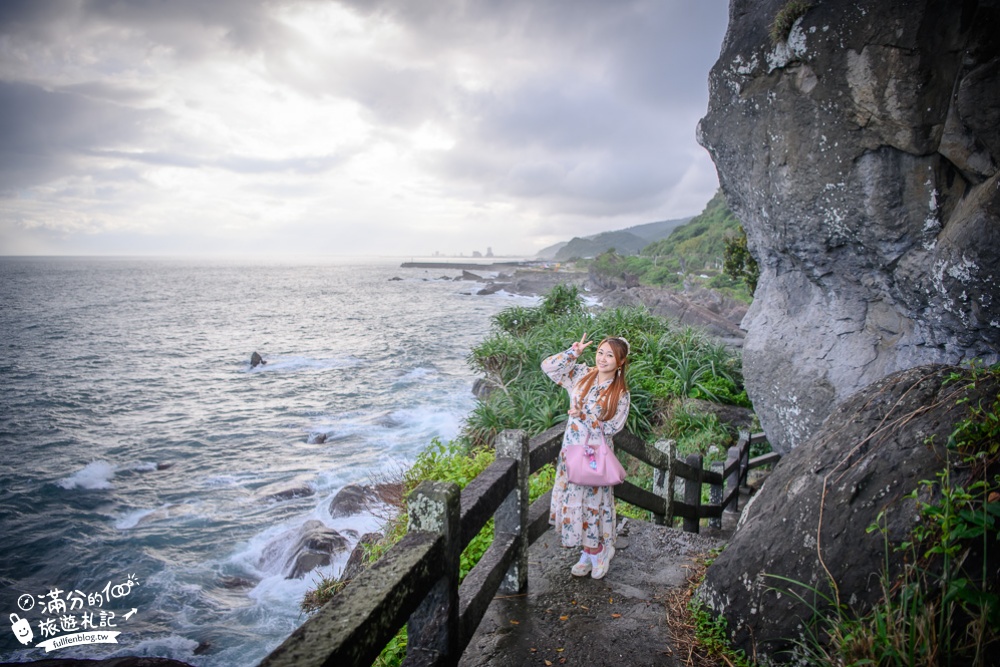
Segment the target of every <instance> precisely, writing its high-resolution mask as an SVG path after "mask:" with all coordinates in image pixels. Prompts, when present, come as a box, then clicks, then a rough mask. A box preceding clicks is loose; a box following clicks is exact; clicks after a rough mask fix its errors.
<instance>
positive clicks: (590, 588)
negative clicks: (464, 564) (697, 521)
mask: <svg viewBox="0 0 1000 667" xmlns="http://www.w3.org/2000/svg"><path fill="white" fill-rule="evenodd" d="M735 519H736V516H735V515H732V516H730V517H728V518H727V522H726V523H727V525H726V526H725V527H724V530H722V531H714V535H713V532H712V531H706V530H705V529H704V528H703V531H704V534H694V533H685V532H683V531H681V530H680V529H676V528H666V527H663V526H657V525H655V524H652V523H648V522H645V521H638V520H636V519H624V520H622V521H623V523H622V524H620V525H621V528H620V531H619V538H618V539H619V548H618V549H616V555H615V558H614V560H612V562H611V568H610V570H609V572H608V574H607V575H606V576H605V577H604V579H601V580H595V579H592V578H590V577H574V576H572V575H571V574H570V572H569V570H570V567H572V565H573V564H574V563H575V562H576V561H577V559H578V558H579V555H580V550H579V549H564V548H563V547H562V546H561V545H560V544H559V539H558V537H557V536H556V535H555V534H554V533H553V532H552V530H551V529H550V530H549V531H548V532H547V533H545V534H544V535H543V536H542V537H541V538H539V539H538V540H537V541H536V542H535V543H534V544H533V545H532V546H531V548H530V550H529V554H528V561H529V567H528V592H527V593H526V594H524V595H521V596H509V597H503V596H501V597H498V598H496V599H494V601H493V603H492V604H491V605H490V608H489V610H488V611H487V613H486V616H485V617H484V618H483V621H482V623H480V625H479V629H478V630H477V631H476V634H475V635H474V636H473V638H472V641H471V642H470V643H469V646H468V647H467V648H466V650H465V653H464V654H463V655H462V659H461V661H460V662H459V665H461V666H462V667H484V666H489V667H508V666H510V667H514V666H517V667H521V666H527V665H544V666H547V667H548V666H553V665H590V666H591V667H602V666H604V665H620V666H621V667H633V666H636V665H682V664H684V659H685V658H686V656H679V655H674V651H673V649H672V648H671V646H670V634H669V631H668V629H667V623H666V607H665V605H664V599H665V597H666V593H667V592H668V591H669V590H670V589H672V588H677V587H684V586H686V582H687V577H688V571H689V568H691V567H693V565H694V561H693V559H694V558H695V557H696V556H698V555H699V554H703V553H706V552H708V551H709V550H711V549H713V548H716V547H721V546H723V545H724V544H725V538H726V537H727V536H728V534H729V533H730V531H731V530H732V524H733V523H735Z"/></svg>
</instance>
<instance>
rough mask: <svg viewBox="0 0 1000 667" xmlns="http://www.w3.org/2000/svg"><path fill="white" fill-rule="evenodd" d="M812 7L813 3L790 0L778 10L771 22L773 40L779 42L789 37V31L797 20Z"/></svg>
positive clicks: (775, 42) (774, 42)
mask: <svg viewBox="0 0 1000 667" xmlns="http://www.w3.org/2000/svg"><path fill="white" fill-rule="evenodd" d="M811 7H812V3H809V2H802V1H801V0H789V2H786V3H785V6H784V7H782V8H781V9H779V10H778V13H777V14H776V15H775V16H774V22H773V23H771V42H772V43H773V44H778V43H779V42H783V41H785V40H786V39H788V33H790V32H791V31H792V26H793V25H795V22H796V21H798V20H799V18H800V17H801V16H802V15H804V14H805V13H806V12H807V11H809V9H810V8H811Z"/></svg>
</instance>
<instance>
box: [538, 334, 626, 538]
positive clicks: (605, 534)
mask: <svg viewBox="0 0 1000 667" xmlns="http://www.w3.org/2000/svg"><path fill="white" fill-rule="evenodd" d="M576 357H577V355H576V354H575V353H574V352H573V349H572V348H570V349H568V350H566V351H565V352H560V353H559V354H554V355H552V356H551V357H549V358H548V359H546V360H545V361H543V362H542V371H544V372H545V374H546V375H548V376H549V377H550V378H551V379H552V381H553V382H555V383H556V384H558V385H560V386H561V387H565V388H566V390H567V391H568V392H569V396H570V401H572V402H573V404H574V405H576V404H577V403H576V401H577V400H578V397H577V396H576V394H577V393H578V391H579V389H580V387H579V384H580V381H581V380H582V379H583V377H584V376H585V375H586V374H587V371H588V370H590V369H589V368H587V366H586V365H585V364H578V363H576ZM611 382H612V380H607V381H606V382H602V383H598V382H596V381H595V382H594V385H593V386H592V387H591V388H590V391H588V392H587V395H586V396H584V397H583V400H582V404H583V409H582V413H583V418H582V419H581V418H578V417H573V416H570V417H569V419H568V420H567V422H566V432H565V434H564V435H563V445H562V449H561V450H560V451H559V460H558V463H557V465H556V481H555V484H554V485H553V487H552V505H551V506H550V508H549V523H550V524H551V525H552V526H554V527H555V529H556V531H557V532H558V533H559V538H560V540H561V541H562V545H563V546H564V547H577V546H584V547H588V548H597V547H598V546H599V545H600V544H602V543H604V544H610V545H612V546H614V543H615V530H616V529H615V494H614V491H613V490H612V487H610V486H578V485H576V484H571V483H570V481H569V477H568V475H567V472H566V455H565V450H566V448H567V447H582V446H583V444H584V443H585V442H586V441H587V435H588V434H589V435H590V438H591V440H592V441H593V442H594V443H597V442H600V432H601V431H603V432H604V437H605V440H606V441H607V443H608V445H609V446H610V445H612V443H611V436H613V435H614V434H615V433H617V432H618V431H620V430H622V428H623V427H624V426H625V420H626V419H627V418H628V410H629V395H628V392H627V391H626V392H622V396H621V398H620V399H619V400H618V409H617V410H616V411H615V416H614V417H613V418H612V419H611V420H610V421H600V420H598V419H597V418H596V417H595V416H594V415H595V414H598V412H599V410H600V408H599V407H598V406H597V400H598V398H599V396H600V392H601V391H602V390H603V389H605V388H606V387H608V386H609V385H610V384H611Z"/></svg>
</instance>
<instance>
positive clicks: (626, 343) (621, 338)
mask: <svg viewBox="0 0 1000 667" xmlns="http://www.w3.org/2000/svg"><path fill="white" fill-rule="evenodd" d="M618 340H620V341H621V342H623V343H625V356H626V357H627V356H628V354H629V352H631V351H632V346H631V345H629V344H628V341H627V340H625V336H618Z"/></svg>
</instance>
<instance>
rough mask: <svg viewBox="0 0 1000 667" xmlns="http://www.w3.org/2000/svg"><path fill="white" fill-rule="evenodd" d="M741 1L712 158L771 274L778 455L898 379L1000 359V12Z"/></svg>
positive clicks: (938, 3) (713, 106)
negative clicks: (900, 373)
mask: <svg viewBox="0 0 1000 667" xmlns="http://www.w3.org/2000/svg"><path fill="white" fill-rule="evenodd" d="M787 4H788V3H786V1H785V0H732V2H731V5H730V24H729V30H728V33H727V35H726V38H725V41H724V43H723V47H722V52H721V55H720V57H719V60H718V62H717V63H716V65H715V66H714V68H713V69H712V73H711V76H710V88H711V91H710V102H709V111H708V114H707V115H706V117H705V118H704V119H702V121H701V123H700V125H699V129H698V138H699V141H700V142H701V143H702V145H704V146H705V147H706V148H707V149H708V150H709V152H710V153H711V155H712V158H713V159H714V160H715V164H716V167H717V169H718V172H719V179H720V182H721V185H722V188H723V190H724V192H725V193H726V195H727V199H728V201H729V204H730V207H731V208H732V209H733V211H734V212H735V214H736V215H737V217H739V219H740V220H741V222H742V223H743V226H744V227H745V229H746V232H747V238H748V243H749V247H750V250H751V252H752V254H753V255H754V257H755V258H756V259H757V261H758V263H759V264H760V269H761V275H760V281H759V283H758V286H757V291H756V294H755V299H754V303H753V305H752V307H751V308H750V311H749V312H748V313H747V316H746V318H745V320H744V323H743V326H744V328H745V329H746V330H747V336H746V340H745V343H744V370H745V373H746V378H747V388H748V392H749V394H750V397H751V399H752V400H753V402H754V406H755V407H756V409H757V412H758V414H759V416H760V419H761V424H762V425H763V427H764V430H765V431H766V432H767V435H768V438H769V440H770V442H771V443H772V445H773V446H774V447H775V448H776V449H777V450H779V451H788V450H789V449H791V448H792V447H795V446H796V445H798V444H800V443H802V442H804V441H805V440H806V439H807V438H808V437H809V436H810V434H811V433H813V432H814V431H815V430H816V429H817V428H818V427H819V425H820V424H821V423H822V421H823V419H824V418H825V417H826V416H827V415H828V414H830V412H831V410H832V409H833V406H835V405H836V404H837V403H839V402H841V401H842V400H844V399H845V398H846V397H847V396H849V395H851V394H853V393H854V392H855V391H858V390H859V389H861V388H863V387H865V386H867V385H869V384H870V383H872V382H874V381H876V380H878V379H879V378H882V377H885V376H887V375H889V374H890V373H893V372H895V371H897V370H901V369H905V368H911V367H914V366H917V365H920V364H926V363H958V362H959V361H961V360H965V359H969V358H973V357H984V358H987V359H991V360H992V359H996V358H997V350H998V349H1000V284H998V280H1000V174H998V169H997V168H998V165H1000V122H998V120H1000V40H998V39H997V38H996V36H997V35H998V34H1000V2H998V1H997V0H979V1H977V0H969V1H968V2H962V3H957V2H945V1H943V0H914V1H913V2H905V3H904V2H875V1H874V0H864V1H862V2H850V3H848V2H814V3H811V7H810V8H809V9H808V10H807V11H806V12H805V14H804V15H803V16H801V17H800V18H799V19H798V20H797V21H795V23H794V25H793V27H792V29H791V32H790V33H789V34H788V35H787V37H786V36H779V37H781V39H779V41H778V42H777V43H774V42H772V38H771V37H770V35H769V31H770V28H771V26H772V23H773V22H774V18H775V16H776V15H777V14H778V13H779V11H781V10H782V9H783V8H784V7H786V5H787Z"/></svg>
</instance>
